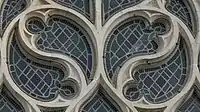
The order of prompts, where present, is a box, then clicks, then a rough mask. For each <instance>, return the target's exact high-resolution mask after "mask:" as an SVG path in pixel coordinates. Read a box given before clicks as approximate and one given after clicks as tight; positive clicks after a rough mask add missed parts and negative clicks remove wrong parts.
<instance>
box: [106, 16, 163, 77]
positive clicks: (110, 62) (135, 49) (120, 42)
mask: <svg viewBox="0 0 200 112" xmlns="http://www.w3.org/2000/svg"><path fill="white" fill-rule="evenodd" d="M145 22H147V21H146V20H143V19H134V20H131V21H127V22H126V23H124V24H122V25H120V26H119V27H117V28H116V29H114V30H113V32H112V33H111V34H110V35H109V37H108V40H107V43H106V48H105V51H104V52H105V54H104V58H105V59H104V60H105V61H104V62H105V69H106V72H107V75H108V77H109V78H110V79H111V80H115V78H116V74H117V71H118V70H119V69H120V67H121V66H122V65H123V63H124V62H125V61H127V60H128V59H130V58H132V57H134V56H138V55H148V54H153V53H155V52H156V50H157V48H158V43H157V42H158V36H157V35H158V34H163V33H164V32H166V27H165V26H164V24H162V23H159V22H158V23H157V22H155V23H154V24H153V25H152V27H149V26H147V25H146V24H145Z"/></svg>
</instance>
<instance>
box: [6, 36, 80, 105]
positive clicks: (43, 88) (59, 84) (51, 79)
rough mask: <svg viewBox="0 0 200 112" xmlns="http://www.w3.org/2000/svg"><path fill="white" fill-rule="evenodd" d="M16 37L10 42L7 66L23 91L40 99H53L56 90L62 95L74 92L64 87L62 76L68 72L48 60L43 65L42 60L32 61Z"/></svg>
mask: <svg viewBox="0 0 200 112" xmlns="http://www.w3.org/2000/svg"><path fill="white" fill-rule="evenodd" d="M14 36H17V35H14ZM17 38H19V37H13V39H12V41H11V44H10V49H9V59H8V60H9V63H8V66H9V70H10V73H11V77H12V79H13V80H14V82H15V83H16V84H17V86H18V87H19V88H20V89H21V90H22V91H23V92H25V93H26V94H28V95H29V96H31V97H33V98H35V99H38V100H42V101H49V100H53V99H54V98H55V97H56V96H57V93H58V92H60V94H61V95H62V96H64V97H69V96H74V95H75V94H76V93H75V92H76V91H75V90H74V88H73V87H71V88H70V89H69V87H66V84H65V83H66V82H65V81H66V80H63V78H64V77H66V76H67V75H68V74H65V73H66V71H65V72H63V70H62V69H61V68H62V67H59V66H57V67H55V66H52V64H51V62H50V61H49V62H48V61H45V63H48V64H50V65H51V66H50V65H44V61H42V60H40V61H34V60H33V57H30V58H28V56H27V55H25V54H24V53H23V52H22V48H21V47H20V45H19V43H18V42H17ZM38 62H40V63H38ZM64 82H65V83H64Z"/></svg>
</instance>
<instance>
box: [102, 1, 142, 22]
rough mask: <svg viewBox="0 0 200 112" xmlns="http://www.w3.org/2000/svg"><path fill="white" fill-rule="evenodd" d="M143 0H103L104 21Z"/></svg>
mask: <svg viewBox="0 0 200 112" xmlns="http://www.w3.org/2000/svg"><path fill="white" fill-rule="evenodd" d="M142 1H143V0H103V9H104V13H103V15H104V20H108V19H109V18H110V17H112V16H113V15H114V14H115V13H117V12H119V11H121V10H123V9H125V8H127V7H131V6H134V5H137V4H139V3H140V2H142Z"/></svg>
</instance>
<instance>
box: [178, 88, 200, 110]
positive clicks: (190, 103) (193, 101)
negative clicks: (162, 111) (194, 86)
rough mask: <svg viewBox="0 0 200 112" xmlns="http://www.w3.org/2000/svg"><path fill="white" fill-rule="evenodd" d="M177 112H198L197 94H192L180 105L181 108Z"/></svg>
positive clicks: (199, 103)
mask: <svg viewBox="0 0 200 112" xmlns="http://www.w3.org/2000/svg"><path fill="white" fill-rule="evenodd" d="M195 91H196V90H195ZM177 112H200V97H199V94H198V92H194V93H193V94H192V95H191V96H190V97H189V98H188V99H187V100H186V101H185V102H184V103H183V104H181V107H180V108H179V109H178V110H177Z"/></svg>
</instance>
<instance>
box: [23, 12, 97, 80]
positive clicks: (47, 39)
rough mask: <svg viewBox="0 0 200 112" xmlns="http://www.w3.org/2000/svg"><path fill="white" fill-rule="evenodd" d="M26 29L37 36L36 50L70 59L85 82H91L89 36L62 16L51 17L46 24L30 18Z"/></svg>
mask: <svg viewBox="0 0 200 112" xmlns="http://www.w3.org/2000/svg"><path fill="white" fill-rule="evenodd" d="M27 29H28V30H29V31H30V32H32V33H33V34H37V35H39V36H38V38H37V40H36V46H37V48H38V49H40V50H43V51H45V52H51V53H61V54H64V55H67V56H69V57H71V58H72V59H74V60H75V61H76V62H77V63H78V64H79V65H80V66H81V68H82V70H83V72H84V74H85V77H86V79H87V81H88V82H90V81H91V79H92V78H93V76H92V73H93V69H94V67H93V65H94V51H93V46H92V43H91V41H90V37H89V35H88V34H87V33H86V32H85V31H84V30H83V29H82V28H81V27H79V26H78V25H77V24H76V23H75V22H73V21H72V20H70V19H67V18H65V17H62V16H51V17H50V18H49V19H48V21H47V22H46V24H45V23H44V22H42V21H41V20H40V19H39V18H31V19H30V20H29V21H28V22H27Z"/></svg>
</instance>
